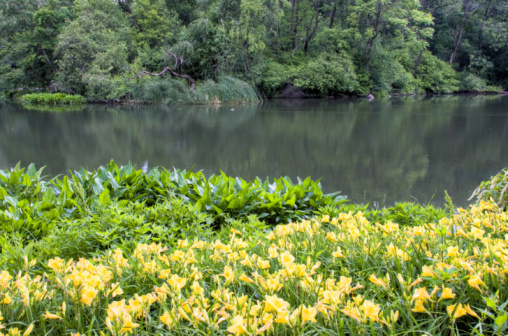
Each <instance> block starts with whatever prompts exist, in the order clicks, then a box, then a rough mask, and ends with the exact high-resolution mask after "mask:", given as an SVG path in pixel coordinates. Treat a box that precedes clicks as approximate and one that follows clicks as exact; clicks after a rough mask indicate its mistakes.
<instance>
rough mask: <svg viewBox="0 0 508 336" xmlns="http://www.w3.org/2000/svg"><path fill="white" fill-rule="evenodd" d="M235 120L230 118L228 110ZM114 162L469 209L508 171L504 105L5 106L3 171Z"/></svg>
mask: <svg viewBox="0 0 508 336" xmlns="http://www.w3.org/2000/svg"><path fill="white" fill-rule="evenodd" d="M232 108H233V109H234V111H232V110H231V109H232ZM111 159H114V160H115V161H116V162H117V163H119V164H125V163H127V162H128V161H131V162H132V163H134V164H136V165H137V166H138V167H142V166H143V165H145V164H146V163H147V164H148V167H149V168H151V167H153V166H164V167H166V168H171V167H177V168H186V169H188V168H190V167H192V166H194V169H195V170H200V169H202V170H203V171H204V172H205V173H206V174H212V173H218V172H220V170H223V171H224V172H225V173H227V174H228V175H232V176H240V177H243V178H245V179H251V178H253V177H255V176H260V177H263V178H264V177H267V176H269V177H279V176H284V175H287V176H290V177H292V178H295V177H296V176H300V177H307V176H312V177H313V178H320V177H322V178H323V179H322V184H323V187H324V189H325V191H327V192H331V191H336V190H341V191H342V193H343V194H345V195H348V196H349V198H350V199H352V200H353V201H355V202H374V201H376V202H379V203H380V204H381V205H382V204H391V203H393V202H394V201H405V200H417V201H419V202H421V203H427V202H429V201H431V200H432V202H434V203H441V202H442V200H443V196H444V194H443V190H445V189H446V190H448V192H449V193H450V195H451V196H452V197H453V198H454V201H455V202H456V203H457V204H460V205H466V204H467V198H468V197H469V195H470V194H471V192H472V191H473V189H474V188H475V187H476V186H477V185H478V184H479V183H480V182H481V181H482V180H485V179H487V178H489V177H490V176H491V175H493V174H496V173H497V172H498V171H499V170H501V169H502V168H504V167H508V96H443V97H421V98H403V99H391V100H386V101H373V102H368V101H366V100H283V101H269V102H266V103H263V104H261V105H249V106H222V107H202V106H192V107H178V108H177V107H171V108H167V107H153V106H150V107H133V108H126V107H120V108H111V107H106V106H85V107H83V108H81V109H78V111H68V112H65V113H54V112H53V113H52V112H44V111H35V110H28V109H24V108H22V107H20V106H19V105H0V168H10V167H12V166H14V165H15V164H16V163H17V162H18V161H20V162H21V164H22V165H27V164H29V163H31V162H34V163H35V164H36V165H37V166H38V167H40V166H46V169H45V173H46V174H47V175H49V176H54V175H56V174H60V173H66V172H67V171H69V170H74V169H78V168H79V167H80V166H83V167H85V168H88V169H95V168H96V167H98V166H99V165H104V164H107V163H108V162H109V161H110V160H111Z"/></svg>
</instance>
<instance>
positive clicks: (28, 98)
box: [20, 93, 85, 105]
mask: <svg viewBox="0 0 508 336" xmlns="http://www.w3.org/2000/svg"><path fill="white" fill-rule="evenodd" d="M20 101H21V103H22V104H24V105H79V104H82V103H84V102H85V99H84V98H83V97H82V96H80V95H69V94H65V93H30V94H26V95H23V96H21V98H20Z"/></svg>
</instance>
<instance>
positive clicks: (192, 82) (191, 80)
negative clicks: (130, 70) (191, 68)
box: [136, 67, 196, 92]
mask: <svg viewBox="0 0 508 336" xmlns="http://www.w3.org/2000/svg"><path fill="white" fill-rule="evenodd" d="M167 71H169V73H170V75H171V77H176V78H182V79H185V80H186V81H187V83H188V84H189V90H190V91H191V92H194V89H195V88H196V81H195V80H194V78H192V77H190V76H189V75H184V74H180V73H177V72H175V71H174V70H173V69H171V68H170V67H165V68H164V69H162V71H161V72H158V73H153V72H149V71H141V72H140V73H139V75H137V76H136V77H138V78H141V77H142V76H143V75H150V76H162V75H164V74H165V73H166V72H167Z"/></svg>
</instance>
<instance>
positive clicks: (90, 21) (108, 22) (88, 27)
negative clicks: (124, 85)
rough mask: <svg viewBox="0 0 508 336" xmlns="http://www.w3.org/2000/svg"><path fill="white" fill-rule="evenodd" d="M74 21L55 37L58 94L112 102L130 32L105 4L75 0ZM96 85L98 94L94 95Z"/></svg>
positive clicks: (116, 9) (101, 0)
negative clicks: (85, 96)
mask: <svg viewBox="0 0 508 336" xmlns="http://www.w3.org/2000/svg"><path fill="white" fill-rule="evenodd" d="M74 15H75V19H74V20H72V21H71V22H70V23H69V25H68V26H67V27H66V29H65V30H64V31H62V33H61V34H59V36H58V45H57V48H56V53H57V56H58V65H59V70H58V73H57V78H56V82H55V85H56V86H57V87H58V89H59V90H63V91H70V92H75V93H80V94H85V93H87V91H88V93H90V94H92V95H93V96H94V97H96V98H100V97H99V96H100V95H102V96H103V97H107V98H113V97H114V96H115V95H117V94H118V93H117V92H115V88H114V86H115V85H114V83H113V81H112V80H113V79H114V76H117V75H120V74H122V73H123V72H125V68H124V67H125V65H126V64H127V63H128V49H129V45H130V29H129V24H128V21H127V17H126V15H125V14H124V13H123V12H122V11H121V9H120V8H119V7H118V6H116V4H115V3H114V2H112V1H109V0H77V1H76V3H75V6H74ZM96 85H98V86H99V88H100V89H101V90H106V91H105V92H103V93H102V94H101V93H99V92H97V88H94V87H95V86H96Z"/></svg>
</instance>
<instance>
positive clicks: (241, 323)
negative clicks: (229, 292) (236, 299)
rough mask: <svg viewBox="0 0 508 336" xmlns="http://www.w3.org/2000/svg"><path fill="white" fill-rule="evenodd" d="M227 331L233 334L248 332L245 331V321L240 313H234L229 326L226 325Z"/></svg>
mask: <svg viewBox="0 0 508 336" xmlns="http://www.w3.org/2000/svg"><path fill="white" fill-rule="evenodd" d="M228 331H229V332H230V333H232V334H235V335H242V334H248V333H249V332H248V331H247V326H246V321H245V319H244V318H243V317H242V316H240V315H236V316H235V317H233V319H232V320H231V326H230V327H228Z"/></svg>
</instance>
